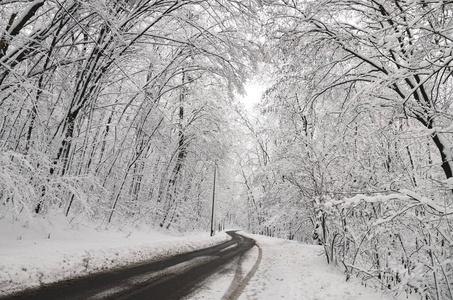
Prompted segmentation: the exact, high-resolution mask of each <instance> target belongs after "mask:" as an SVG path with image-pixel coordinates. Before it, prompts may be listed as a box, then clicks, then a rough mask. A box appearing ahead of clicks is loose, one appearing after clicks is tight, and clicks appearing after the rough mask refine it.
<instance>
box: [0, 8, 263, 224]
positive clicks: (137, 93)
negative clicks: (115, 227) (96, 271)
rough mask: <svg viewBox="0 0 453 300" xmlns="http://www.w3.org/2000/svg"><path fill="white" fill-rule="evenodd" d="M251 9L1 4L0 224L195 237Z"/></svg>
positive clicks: (239, 73) (238, 81) (240, 73)
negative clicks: (58, 217)
mask: <svg viewBox="0 0 453 300" xmlns="http://www.w3.org/2000/svg"><path fill="white" fill-rule="evenodd" d="M251 5H252V3H247V4H246V3H242V2H241V1H238V2H236V1H204V0H199V1H176V0H175V1H170V0H168V1H167V0H165V1H162V0H134V1H128V0H117V1H80V0H74V1H73V0H55V1H46V0H41V1H38V0H37V1H2V2H1V3H0V29H1V34H0V166H1V172H0V199H1V208H0V212H1V214H2V216H8V215H13V216H14V217H15V218H21V217H24V216H27V215H31V214H32V213H36V214H42V213H47V212H50V211H55V210H58V211H61V212H62V213H64V214H66V215H67V216H73V215H79V214H80V213H83V214H85V215H88V216H90V217H91V218H94V219H98V220H106V221H108V222H111V221H113V220H114V219H116V222H121V220H124V219H127V220H129V221H136V220H142V219H146V220H148V221H150V222H154V223H155V224H159V225H160V226H162V227H167V228H168V227H169V226H170V224H179V226H183V227H184V228H187V229H190V228H194V227H203V226H205V225H206V223H208V222H209V217H208V212H209V209H210V207H209V203H210V196H208V195H210V193H211V187H212V179H211V178H212V171H211V170H212V169H213V165H214V162H215V160H216V159H218V158H219V157H223V156H224V153H225V151H226V150H227V144H226V142H225V138H224V133H225V132H226V131H227V129H228V124H227V122H226V120H227V119H226V115H225V110H227V109H228V108H227V107H228V102H229V101H230V99H231V97H232V93H233V91H234V90H235V89H241V86H242V82H243V80H242V78H243V77H244V76H245V73H246V70H247V68H246V67H244V65H243V63H244V62H245V61H247V57H248V56H249V55H250V53H252V52H253V49H252V48H251V46H250V44H249V43H248V42H247V40H246V38H245V30H242V29H241V26H244V24H248V22H249V21H248V20H249V19H250V17H251V16H252V13H253V9H254V8H253V7H252V6H251ZM182 215H184V218H183V219H184V220H183V225H181V222H179V223H178V219H179V218H180V217H181V216H182Z"/></svg>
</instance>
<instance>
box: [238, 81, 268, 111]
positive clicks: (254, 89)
mask: <svg viewBox="0 0 453 300" xmlns="http://www.w3.org/2000/svg"><path fill="white" fill-rule="evenodd" d="M264 90H265V87H264V86H263V85H261V84H259V83H257V82H251V83H247V84H246V85H245V92H246V93H247V94H246V95H245V96H244V97H243V98H242V99H241V101H242V102H243V103H244V105H245V108H246V109H247V110H248V111H251V110H253V107H254V106H255V105H256V104H258V103H259V102H260V100H261V96H262V94H263V93H264Z"/></svg>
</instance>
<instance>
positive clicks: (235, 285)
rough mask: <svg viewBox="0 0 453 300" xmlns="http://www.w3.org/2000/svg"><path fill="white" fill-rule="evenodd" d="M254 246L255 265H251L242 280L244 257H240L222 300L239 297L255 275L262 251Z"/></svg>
mask: <svg viewBox="0 0 453 300" xmlns="http://www.w3.org/2000/svg"><path fill="white" fill-rule="evenodd" d="M255 246H256V247H257V248H258V258H257V259H256V262H255V264H254V265H253V267H252V269H251V270H250V271H249V272H248V273H247V275H246V276H245V277H244V279H242V281H241V278H242V267H241V264H242V259H243V257H244V255H245V254H244V255H242V256H241V258H240V260H239V262H238V267H237V269H236V273H235V275H234V279H233V282H232V283H231V285H230V287H229V288H228V290H227V292H226V293H225V295H224V296H223V297H222V300H237V299H239V297H240V296H241V294H242V292H243V291H244V290H245V288H246V287H247V284H248V283H249V282H250V280H251V279H252V277H253V276H254V275H255V273H256V271H257V270H258V267H259V266H260V263H261V260H262V259H263V249H261V247H260V246H258V245H256V244H255Z"/></svg>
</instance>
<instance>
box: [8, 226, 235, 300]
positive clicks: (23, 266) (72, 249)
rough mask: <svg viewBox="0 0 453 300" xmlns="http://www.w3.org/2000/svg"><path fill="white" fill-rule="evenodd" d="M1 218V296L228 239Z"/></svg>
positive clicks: (205, 235)
mask: <svg viewBox="0 0 453 300" xmlns="http://www.w3.org/2000/svg"><path fill="white" fill-rule="evenodd" d="M51 219H52V220H53V221H52V223H50V222H48V221H46V220H42V219H41V220H31V221H29V222H28V224H27V225H26V226H24V224H20V223H14V224H11V222H7V221H6V220H4V219H3V220H0V236H1V237H2V238H1V239H0V295H7V294H10V293H13V292H16V291H19V290H23V289H26V288H31V287H36V286H40V285H42V284H47V283H52V282H56V281H60V280H65V279H70V278H75V277H80V276H84V275H87V274H92V273H96V272H100V271H104V270H108V269H112V268H115V267H120V266H123V265H128V264H134V263H138V262H141V261H146V260H157V259H162V258H164V257H168V256H172V255H177V254H180V253H184V252H189V251H194V250H197V249H202V248H206V247H209V246H212V245H215V244H219V243H221V242H223V241H226V240H229V239H230V238H231V237H230V236H229V235H227V234H225V233H218V234H216V236H214V237H210V236H209V233H194V234H190V235H187V236H177V235H176V234H175V235H168V234H163V233H159V232H156V231H151V230H149V231H144V230H142V231H138V230H137V229H133V228H127V229H126V228H123V229H122V230H121V231H119V230H100V231H99V230H95V229H93V228H90V227H85V226H83V225H78V226H77V228H74V227H73V226H72V225H70V224H69V223H68V222H67V220H66V219H65V218H57V221H55V217H52V218H51Z"/></svg>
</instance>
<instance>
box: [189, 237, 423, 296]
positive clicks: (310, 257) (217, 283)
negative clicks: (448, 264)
mask: <svg viewBox="0 0 453 300" xmlns="http://www.w3.org/2000/svg"><path fill="white" fill-rule="evenodd" d="M246 235H247V236H250V237H252V238H254V239H255V240H256V241H257V244H258V245H259V247H261V250H262V260H261V263H260V264H259V267H258V269H257V271H256V273H255V274H254V276H253V277H252V278H251V280H250V281H249V282H248V284H247V286H246V288H245V290H244V291H243V292H242V294H241V295H240V297H239V298H238V299H239V300H273V299H294V300H299V299H304V300H354V299H356V300H358V299H364V300H378V299H380V300H388V299H416V298H414V297H408V298H406V295H399V296H398V297H397V298H395V297H393V296H392V295H389V294H386V293H384V292H383V291H381V290H375V289H374V288H371V287H370V286H368V287H367V286H364V285H362V284H361V283H360V282H359V281H358V280H357V279H356V278H352V279H350V280H349V281H348V282H346V281H345V275H344V274H343V273H342V272H341V271H340V269H339V268H338V267H335V266H333V265H329V264H327V262H326V259H325V256H324V253H323V249H322V248H321V247H320V246H316V245H307V244H302V243H299V242H295V241H288V240H284V239H278V238H271V237H264V236H260V235H252V234H246ZM258 253H259V252H258V248H256V247H254V248H253V249H252V250H251V251H250V253H249V255H248V258H246V259H245V260H244V261H243V262H242V263H241V266H242V268H238V266H236V265H237V263H238V260H236V261H234V262H232V263H231V264H230V265H229V266H227V267H226V268H225V270H223V271H222V272H220V273H221V274H220V273H219V274H217V275H216V276H215V277H214V278H212V279H211V280H210V281H208V282H206V283H204V284H203V285H202V290H200V291H198V292H196V293H194V294H192V295H190V297H187V298H186V299H187V300H188V299H191V300H201V299H212V300H214V299H228V298H226V297H225V295H227V290H228V288H229V287H230V286H231V285H234V284H233V281H234V277H235V276H237V273H238V271H237V270H238V269H242V270H241V272H240V273H241V275H242V276H241V277H242V278H244V277H245V276H246V274H247V273H248V272H249V270H250V269H251V268H252V266H253V265H254V263H255V262H256V260H257V257H258ZM228 278H229V280H228ZM369 285H371V284H370V283H369ZM229 299H235V298H229Z"/></svg>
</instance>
